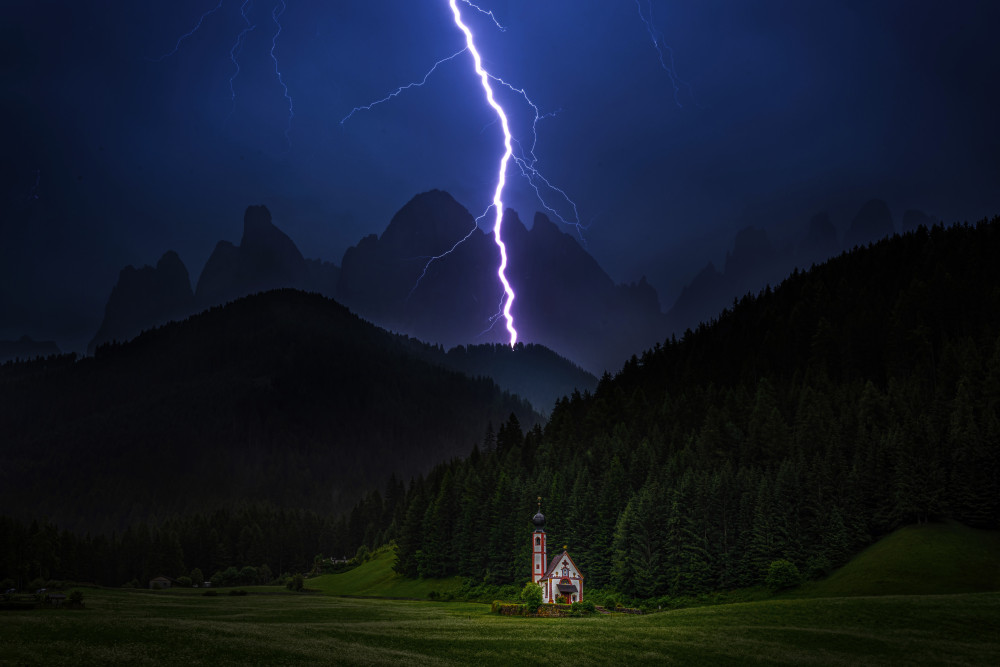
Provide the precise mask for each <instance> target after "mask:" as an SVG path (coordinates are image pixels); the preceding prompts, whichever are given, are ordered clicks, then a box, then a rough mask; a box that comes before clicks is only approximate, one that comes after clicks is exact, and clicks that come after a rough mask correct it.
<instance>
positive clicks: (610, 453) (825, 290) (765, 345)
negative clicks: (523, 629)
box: [366, 218, 1000, 597]
mask: <svg viewBox="0 0 1000 667" xmlns="http://www.w3.org/2000/svg"><path fill="white" fill-rule="evenodd" d="M998 253H1000V218H996V219H994V220H993V221H991V222H986V221H984V222H982V223H980V224H978V225H975V226H966V225H962V226H954V227H950V228H943V227H934V228H933V229H930V230H928V229H926V228H920V229H919V230H917V231H916V232H913V233H908V234H906V235H904V236H901V237H900V236H897V237H893V238H891V239H889V240H886V241H883V242H879V243H877V244H875V245H872V246H869V247H866V248H861V249H857V250H856V251H854V252H851V253H845V254H844V255H841V256H840V257H838V258H835V259H833V260H831V261H829V262H827V263H826V264H823V265H821V266H818V267H814V268H813V269H812V270H810V271H808V272H806V273H795V274H793V275H792V276H791V277H789V278H788V279H787V280H786V281H784V282H783V283H782V284H781V285H780V286H779V287H778V288H776V289H774V290H772V289H766V290H765V291H764V292H762V293H761V294H760V295H757V296H747V297H745V298H743V299H742V300H740V301H739V302H738V303H736V304H734V306H733V308H732V309H729V310H726V311H725V312H723V313H722V314H721V315H720V316H719V317H718V319H717V320H715V321H713V322H711V323H709V324H705V325H702V326H701V327H699V328H698V330H697V331H688V332H687V333H686V334H685V336H684V337H683V338H682V339H680V340H671V341H668V342H667V343H665V344H664V345H662V346H657V347H656V348H655V349H653V350H650V351H647V352H646V353H644V354H643V355H642V356H641V357H635V358H633V359H632V360H630V361H629V362H628V363H627V364H625V366H624V368H623V369H622V370H621V371H620V372H619V373H618V374H617V375H616V376H615V377H613V378H612V377H610V376H605V377H604V378H603V379H602V380H601V382H600V384H599V386H598V388H597V389H596V391H595V392H594V394H593V395H590V394H584V395H581V394H578V393H577V394H574V395H573V396H572V397H570V398H567V399H565V400H562V401H560V402H559V403H558V405H557V406H556V408H555V410H554V411H553V413H552V416H551V418H550V419H549V421H548V423H547V425H546V426H545V428H544V430H542V429H535V430H532V431H529V432H528V433H527V434H526V435H522V434H521V431H520V429H518V428H513V427H511V425H509V424H508V425H505V426H504V427H503V428H502V429H501V431H500V433H499V434H498V435H497V437H496V438H495V439H489V440H488V442H487V444H486V446H485V447H484V451H483V452H476V453H474V455H473V456H472V457H471V458H468V459H465V460H462V461H454V462H451V463H448V464H444V465H442V466H440V467H438V468H437V469H436V470H434V471H433V473H432V474H431V475H430V476H429V477H428V478H427V479H426V480H418V481H417V482H416V483H415V484H413V485H412V486H411V488H410V489H409V491H408V495H407V500H406V503H405V504H404V506H403V507H402V508H401V509H399V510H397V511H396V515H397V517H402V518H401V520H399V522H398V524H397V525H396V526H395V527H394V528H392V529H391V532H392V533H393V534H394V535H395V537H396V541H397V544H398V551H399V561H398V565H397V567H398V569H399V570H400V571H401V572H404V573H406V574H408V575H413V576H416V575H424V576H438V575H446V574H452V573H457V574H462V575H466V576H469V577H474V578H476V580H479V579H481V578H482V577H483V576H484V574H485V576H486V578H487V579H488V580H491V581H496V582H504V581H512V580H518V579H522V578H525V577H527V576H528V570H527V567H528V564H529V562H530V561H529V557H528V554H529V553H530V552H529V549H530V547H529V540H528V535H529V532H530V530H531V526H530V524H529V522H528V517H530V516H531V515H532V514H533V510H534V507H533V505H534V498H535V496H536V495H541V496H543V497H544V505H543V510H544V511H545V514H546V516H547V524H546V530H547V532H548V533H549V544H551V545H562V544H568V545H569V548H570V550H571V552H572V553H573V555H574V558H575V560H576V562H577V563H578V564H579V565H580V567H581V568H583V570H584V573H585V575H586V576H587V577H588V584H589V585H590V586H613V587H614V588H616V589H618V590H619V591H622V592H623V593H626V594H628V595H633V596H637V597H655V596H662V595H682V594H693V593H699V592H702V591H706V590H710V589H714V588H720V587H722V588H727V587H735V586H741V585H749V584H753V583H758V582H760V581H761V580H762V579H763V576H764V572H765V568H766V566H767V565H768V564H769V563H770V562H771V561H773V560H775V559H779V558H785V559H788V560H791V561H792V562H794V563H795V564H796V565H797V566H798V568H799V569H800V570H802V571H803V572H804V573H806V574H808V575H813V576H815V575H819V574H821V573H824V572H827V571H829V570H830V569H831V568H832V567H835V566H837V565H840V564H841V563H843V562H845V561H846V560H847V558H848V557H849V556H850V555H851V554H853V553H855V552H856V551H857V550H859V549H860V548H862V547H864V546H866V545H868V544H870V543H872V542H873V541H874V540H875V539H877V538H878V537H880V536H881V535H883V534H885V533H886V532H888V531H890V530H891V529H893V528H894V527H896V526H899V525H902V524H905V523H910V522H922V521H927V520H931V519H940V518H954V519H957V520H959V521H961V522H964V523H967V524H970V525H974V526H988V527H996V526H997V523H998V503H1000V483H998V471H1000V458H998V450H1000V444H998V443H1000V263H998V262H996V261H995V258H996V257H997V256H998ZM369 502H375V504H376V505H377V502H376V501H371V500H370V501H369ZM366 511H367V513H368V514H370V515H374V514H376V512H375V511H374V510H373V509H367V510H366Z"/></svg>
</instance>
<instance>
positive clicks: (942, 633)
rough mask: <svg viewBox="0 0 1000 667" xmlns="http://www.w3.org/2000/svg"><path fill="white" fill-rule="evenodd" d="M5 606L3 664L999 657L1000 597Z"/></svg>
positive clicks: (146, 597)
mask: <svg viewBox="0 0 1000 667" xmlns="http://www.w3.org/2000/svg"><path fill="white" fill-rule="evenodd" d="M85 602H86V606H87V608H86V609H82V610H37V611H28V612H4V613H3V615H2V616H0V646H2V649H0V663H2V664H11V665H30V664H53V665H62V664H65V665H81V664H83V665H90V664H94V665H96V664H102V665H114V664H119V665H124V664H127V665H154V664H155V665H164V664H184V665H271V664H323V663H327V664H344V665H392V664H407V665H411V664H416V665H420V664H427V665H432V664H445V665H447V664H455V665H458V664H532V663H535V664H537V663H539V662H547V663H549V664H584V665H589V664H608V663H639V664H643V663H665V662H675V663H677V664H706V665H708V664H711V665H720V664H733V665H736V664H803V663H809V664H825V665H855V664H862V663H863V664H899V665H904V664H928V665H931V664H956V665H987V664H996V662H997V659H998V657H1000V635H998V634H997V632H996V629H997V628H1000V594H998V593H980V594H961V595H933V596H883V597H850V598H826V599H802V600H787V599H786V600H770V601H765V602H754V603H747V604H734V605H719V606H713V607H696V608H690V609H681V610H677V611H672V612H664V613H659V614H652V615H648V616H624V615H612V616H592V617H583V618H562V619H544V618H541V619H536V618H517V617H500V616H495V615H492V614H489V613H488V610H489V608H488V607H487V606H486V605H481V604H473V603H435V602H421V601H406V600H378V599H354V598H339V597H333V596H326V595H318V594H312V595H309V594H306V595H303V594H278V593H276V594H272V595H260V594H256V595H255V594H250V595H247V596H245V597H231V596H228V595H220V596H218V597H204V596H192V595H183V594H178V593H172V592H169V591H162V592H150V591H117V590H88V591H86V600H85Z"/></svg>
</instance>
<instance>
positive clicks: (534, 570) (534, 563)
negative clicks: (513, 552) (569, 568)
mask: <svg viewBox="0 0 1000 667" xmlns="http://www.w3.org/2000/svg"><path fill="white" fill-rule="evenodd" d="M531 522H532V523H533V524H535V532H533V533H532V534H531V580H532V581H533V582H535V583H536V584H537V583H538V582H539V581H540V580H541V578H542V575H543V574H545V515H543V514H542V497H541V496H538V514H536V515H535V516H533V517H532V518H531Z"/></svg>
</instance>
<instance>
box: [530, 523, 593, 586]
mask: <svg viewBox="0 0 1000 667" xmlns="http://www.w3.org/2000/svg"><path fill="white" fill-rule="evenodd" d="M531 522H532V523H534V524H535V532H533V533H532V534H531V580H532V581H533V582H535V583H536V584H538V585H539V586H541V587H542V602H543V603H546V604H551V603H553V602H555V601H556V598H558V597H559V596H563V597H565V598H566V601H567V602H571V603H572V602H579V601H581V600H583V574H582V573H581V572H580V568H578V567H577V566H576V563H574V562H573V558H572V557H571V556H570V555H569V552H568V551H566V548H565V547H563V551H562V553H561V554H559V555H558V556H553V558H552V560H551V561H548V562H546V545H545V516H544V515H543V514H542V511H541V507H539V510H538V514H536V515H535V516H534V517H532V519H531Z"/></svg>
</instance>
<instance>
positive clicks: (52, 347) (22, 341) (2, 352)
mask: <svg viewBox="0 0 1000 667" xmlns="http://www.w3.org/2000/svg"><path fill="white" fill-rule="evenodd" d="M61 352H62V351H61V350H60V349H59V346H58V345H56V344H55V342H54V341H51V340H45V341H39V340H32V339H31V337H29V336H21V337H20V338H19V339H17V340H0V364H2V363H5V362H7V361H18V360H21V361H27V360H29V359H36V358H38V357H42V358H44V357H50V356H52V355H54V354H60V353H61Z"/></svg>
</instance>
